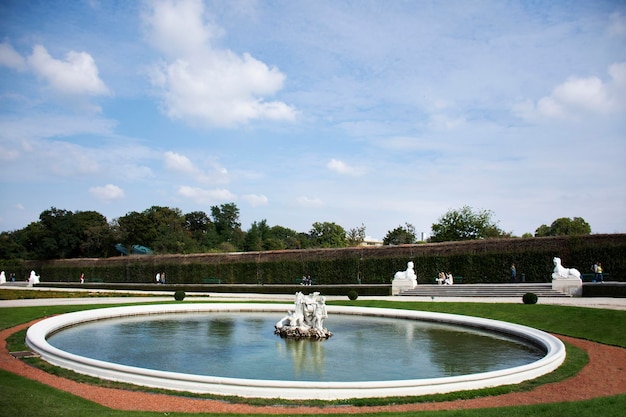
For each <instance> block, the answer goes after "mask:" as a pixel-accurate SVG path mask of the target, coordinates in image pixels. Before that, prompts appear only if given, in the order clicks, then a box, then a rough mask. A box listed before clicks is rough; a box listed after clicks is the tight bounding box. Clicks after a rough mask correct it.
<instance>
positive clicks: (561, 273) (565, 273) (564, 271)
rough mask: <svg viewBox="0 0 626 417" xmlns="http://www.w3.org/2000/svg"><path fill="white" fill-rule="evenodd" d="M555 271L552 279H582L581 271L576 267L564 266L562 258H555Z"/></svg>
mask: <svg viewBox="0 0 626 417" xmlns="http://www.w3.org/2000/svg"><path fill="white" fill-rule="evenodd" d="M552 262H554V272H553V273H552V279H572V278H578V279H580V272H579V271H578V269H576V268H564V267H563V265H561V258H556V257H555V258H554V259H553V260H552Z"/></svg>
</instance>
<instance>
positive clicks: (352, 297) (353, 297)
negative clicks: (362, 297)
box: [346, 290, 359, 301]
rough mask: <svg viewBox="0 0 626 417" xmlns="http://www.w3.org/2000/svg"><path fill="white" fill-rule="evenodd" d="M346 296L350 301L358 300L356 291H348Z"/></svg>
mask: <svg viewBox="0 0 626 417" xmlns="http://www.w3.org/2000/svg"><path fill="white" fill-rule="evenodd" d="M346 295H347V296H348V298H349V299H350V300H352V301H354V300H356V299H357V298H359V293H358V292H356V290H350V291H348V293H347V294H346Z"/></svg>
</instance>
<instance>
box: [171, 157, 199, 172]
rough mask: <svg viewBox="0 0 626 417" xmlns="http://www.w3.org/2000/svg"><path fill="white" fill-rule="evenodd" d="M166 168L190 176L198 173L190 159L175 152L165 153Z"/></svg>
mask: <svg viewBox="0 0 626 417" xmlns="http://www.w3.org/2000/svg"><path fill="white" fill-rule="evenodd" d="M165 168H167V169H169V170H172V171H180V172H186V173H190V174H194V173H197V171H198V170H197V168H196V167H195V166H194V165H193V163H192V162H191V161H190V160H189V158H187V157H186V156H184V155H180V154H177V153H175V152H165Z"/></svg>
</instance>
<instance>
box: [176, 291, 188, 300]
mask: <svg viewBox="0 0 626 417" xmlns="http://www.w3.org/2000/svg"><path fill="white" fill-rule="evenodd" d="M185 295H186V294H185V291H183V290H177V291H176V292H175V293H174V300H176V301H183V300H184V299H185Z"/></svg>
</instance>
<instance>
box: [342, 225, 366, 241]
mask: <svg viewBox="0 0 626 417" xmlns="http://www.w3.org/2000/svg"><path fill="white" fill-rule="evenodd" d="M346 238H347V239H348V245H349V246H359V245H360V244H361V243H363V241H364V240H365V225H364V224H363V223H361V226H360V227H353V228H352V229H350V230H348V233H347V234H346Z"/></svg>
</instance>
